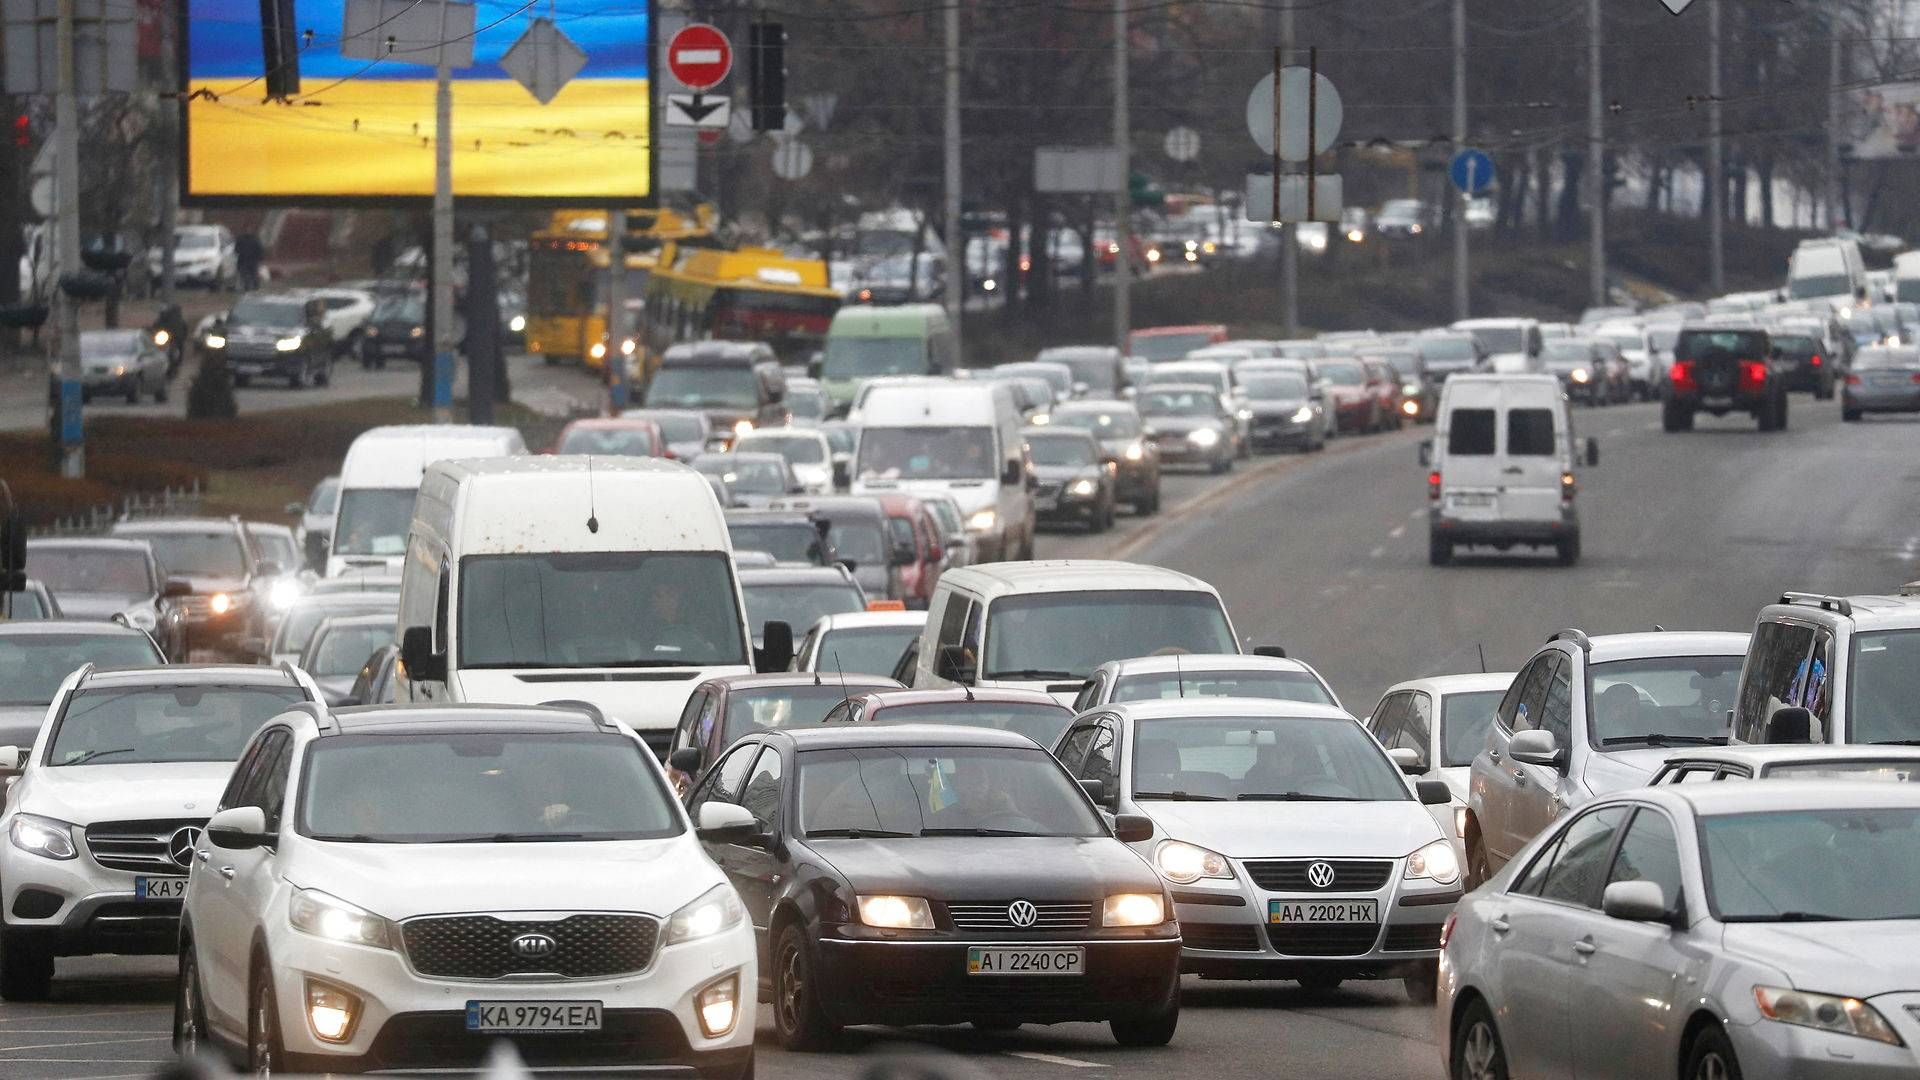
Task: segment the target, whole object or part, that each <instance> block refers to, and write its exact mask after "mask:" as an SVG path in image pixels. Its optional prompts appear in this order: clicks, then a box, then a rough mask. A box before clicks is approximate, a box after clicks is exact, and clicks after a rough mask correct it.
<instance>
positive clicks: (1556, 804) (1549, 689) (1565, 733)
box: [1507, 650, 1573, 851]
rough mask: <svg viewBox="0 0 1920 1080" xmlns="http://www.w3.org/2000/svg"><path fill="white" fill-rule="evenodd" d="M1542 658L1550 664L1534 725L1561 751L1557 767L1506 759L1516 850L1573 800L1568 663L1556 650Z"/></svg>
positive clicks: (1509, 824) (1510, 820)
mask: <svg viewBox="0 0 1920 1080" xmlns="http://www.w3.org/2000/svg"><path fill="white" fill-rule="evenodd" d="M1546 655H1547V656H1549V657H1551V658H1552V660H1553V664H1552V666H1551V667H1550V668H1549V669H1548V670H1547V676H1546V680H1545V690H1544V693H1543V695H1542V697H1541V701H1540V711H1539V714H1538V716H1537V717H1536V718H1535V723H1534V726H1535V727H1537V728H1539V729H1540V730H1542V731H1546V732H1549V733H1551V734H1552V735H1553V738H1554V742H1555V744H1556V745H1558V746H1559V747H1560V750H1561V757H1560V764H1559V766H1557V767H1555V766H1551V765H1529V764H1527V763H1525V762H1520V761H1514V760H1512V759H1511V758H1510V759H1508V761H1507V767H1508V768H1509V769H1510V770H1511V771H1512V775H1513V792H1512V796H1511V798H1510V801H1509V802H1508V804H1507V831H1508V835H1509V838H1510V842H1511V843H1512V844H1513V848H1514V850H1516V851H1517V850H1519V849H1520V847H1521V846H1523V845H1524V844H1526V842H1527V841H1529V840H1531V839H1533V838H1534V837H1536V836H1538V835H1540V832H1541V830H1543V829H1545V828H1546V827H1547V826H1548V825H1551V824H1553V819H1554V818H1557V817H1559V816H1560V811H1562V810H1564V809H1566V808H1567V806H1568V804H1569V803H1570V802H1572V801H1573V800H1572V796H1571V794H1570V790H1571V789H1570V788H1569V786H1568V785H1569V783H1570V781H1569V780H1568V770H1567V761H1568V760H1569V757H1570V755H1571V754H1572V752H1573V751H1572V750H1571V749H1570V747H1569V745H1568V744H1569V742H1570V741H1571V731H1572V727H1573V670H1572V662H1571V660H1570V659H1569V658H1568V656H1567V655H1566V654H1565V653H1562V652H1560V651H1558V650H1555V651H1553V652H1550V653H1547V654H1546Z"/></svg>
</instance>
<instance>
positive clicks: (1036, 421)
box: [1027, 413, 1053, 427]
mask: <svg viewBox="0 0 1920 1080" xmlns="http://www.w3.org/2000/svg"><path fill="white" fill-rule="evenodd" d="M1027 423H1029V424H1032V425H1033V426H1034V427H1046V426H1047V425H1048V424H1051V423H1053V417H1052V416H1050V415H1048V414H1046V413H1036V414H1034V415H1033V416H1030V417H1028V418H1027Z"/></svg>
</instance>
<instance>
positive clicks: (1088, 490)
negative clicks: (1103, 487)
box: [1067, 480, 1100, 495]
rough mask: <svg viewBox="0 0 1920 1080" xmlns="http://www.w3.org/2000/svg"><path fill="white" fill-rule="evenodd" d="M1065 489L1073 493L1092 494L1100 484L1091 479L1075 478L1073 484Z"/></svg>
mask: <svg viewBox="0 0 1920 1080" xmlns="http://www.w3.org/2000/svg"><path fill="white" fill-rule="evenodd" d="M1067 490H1068V491H1070V492H1072V493H1073V494H1075V495H1092V494H1093V493H1094V492H1096V491H1099V490H1100V485H1098V484H1096V483H1094V482H1093V481H1091V480H1075V481H1074V482H1073V486H1072V487H1070V488H1068V489H1067Z"/></svg>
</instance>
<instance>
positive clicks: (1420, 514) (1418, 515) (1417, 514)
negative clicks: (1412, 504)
mask: <svg viewBox="0 0 1920 1080" xmlns="http://www.w3.org/2000/svg"><path fill="white" fill-rule="evenodd" d="M1407 516H1408V517H1410V518H1413V519H1414V520H1415V521H1418V520H1420V519H1421V518H1423V517H1426V516H1427V512H1426V511H1425V510H1415V511H1413V512H1412V513H1410V514H1408V515H1407Z"/></svg>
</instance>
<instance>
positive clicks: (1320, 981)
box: [1294, 974, 1347, 994]
mask: <svg viewBox="0 0 1920 1080" xmlns="http://www.w3.org/2000/svg"><path fill="white" fill-rule="evenodd" d="M1346 981H1347V980H1345V979H1343V978H1341V977H1340V976H1338V975H1322V974H1313V975H1302V976H1300V977H1299V978H1297V979H1295V980H1294V982H1297V983H1299V984H1300V989H1302V990H1305V991H1307V992H1308V993H1310V994H1330V993H1332V992H1333V991H1335V990H1338V989H1340V984H1341V983H1343V982H1346Z"/></svg>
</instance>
